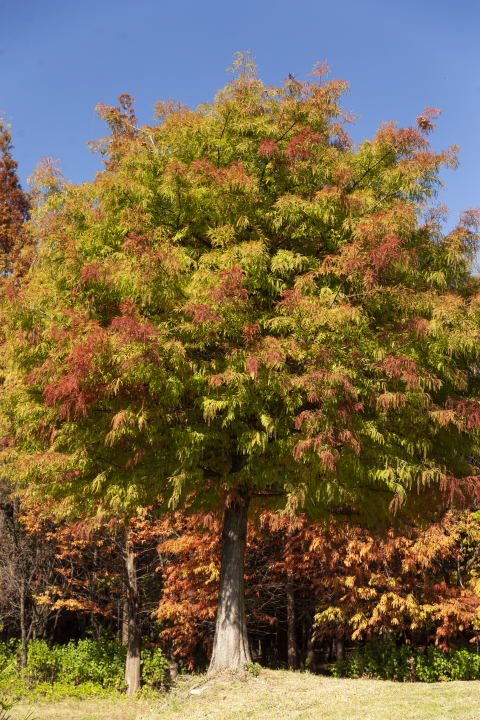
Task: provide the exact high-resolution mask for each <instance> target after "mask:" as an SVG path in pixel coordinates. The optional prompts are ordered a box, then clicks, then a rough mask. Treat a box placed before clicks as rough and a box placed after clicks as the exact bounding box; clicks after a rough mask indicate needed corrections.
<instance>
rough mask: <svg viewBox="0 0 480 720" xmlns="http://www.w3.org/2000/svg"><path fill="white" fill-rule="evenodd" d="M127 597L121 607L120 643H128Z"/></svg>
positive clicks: (125, 644)
mask: <svg viewBox="0 0 480 720" xmlns="http://www.w3.org/2000/svg"><path fill="white" fill-rule="evenodd" d="M128 624H129V622H128V598H125V600H124V601H123V607H122V645H123V646H124V647H126V646H127V645H128Z"/></svg>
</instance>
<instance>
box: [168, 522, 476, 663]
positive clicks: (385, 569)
mask: <svg viewBox="0 0 480 720" xmlns="http://www.w3.org/2000/svg"><path fill="white" fill-rule="evenodd" d="M207 523H208V527H205V524H206V519H205V516H202V515H199V516H193V517H190V518H189V517H185V516H182V515H180V514H177V515H176V516H175V517H174V518H169V519H168V520H167V519H165V520H164V521H163V523H160V524H159V540H160V544H159V552H160V553H161V556H162V575H163V593H162V596H161V598H160V602H159V607H158V610H157V611H156V613H155V615H156V617H157V618H158V620H159V621H160V623H161V625H162V627H163V630H162V633H161V636H162V637H163V638H165V639H166V640H168V641H170V642H173V643H174V644H175V646H176V648H177V652H178V653H179V654H180V655H181V656H183V657H186V658H188V659H189V662H190V667H193V664H194V659H193V653H194V651H195V648H196V647H198V645H199V644H203V646H204V647H205V649H206V651H207V652H210V648H211V641H212V635H213V622H214V618H215V610H216V597H217V588H218V576H219V568H220V549H221V530H220V526H219V523H218V521H215V520H213V519H212V518H207ZM409 530H410V532H409V535H410V536H407V535H405V534H396V533H394V532H390V533H389V534H388V535H386V536H385V535H383V536H382V535H376V534H374V533H370V532H367V531H366V530H365V529H363V528H360V527H356V526H348V525H343V526H339V525H331V526H329V527H328V526H325V525H323V524H318V523H308V522H307V520H306V518H305V516H299V517H298V518H297V519H295V521H292V520H290V519H289V518H288V517H286V516H281V515H280V516H279V515H275V514H272V513H271V512H265V513H263V514H262V515H260V516H259V517H258V518H256V522H255V521H254V520H253V519H252V520H251V521H250V523H249V526H248V534H247V552H246V567H245V588H246V598H245V602H246V612H247V621H248V628H249V632H250V636H251V637H255V638H258V637H260V638H261V637H265V636H268V635H269V634H272V633H273V634H274V633H275V632H276V628H277V627H278V624H279V622H280V620H281V617H282V613H284V612H285V604H286V597H285V595H286V583H287V573H288V572H290V573H291V577H292V582H293V586H294V592H295V607H296V617H297V624H298V623H299V624H300V626H301V625H302V624H303V623H304V624H305V625H306V627H307V629H308V632H309V633H310V634H311V635H313V634H314V635H315V636H316V638H317V640H318V641H319V642H323V643H324V642H326V641H330V640H331V639H332V638H341V639H344V640H346V639H350V638H353V639H354V640H355V639H359V638H360V639H362V638H363V639H368V638H372V637H374V636H375V634H378V633H385V632H396V633H398V632H401V633H402V634H403V637H404V641H405V642H414V643H420V644H422V643H424V644H427V643H434V644H435V645H436V646H441V647H442V648H443V649H447V647H449V646H450V645H455V644H456V643H458V641H459V640H461V639H462V638H467V639H470V638H472V639H473V638H475V637H476V636H477V634H478V631H479V629H480V628H479V617H480V616H479V611H480V586H479V577H480V560H479V547H480V524H479V522H478V518H477V513H475V512H473V513H472V512H469V511H463V512H446V513H445V514H444V515H443V516H442V517H440V518H437V519H436V521H435V517H432V521H431V524H430V525H428V526H427V527H424V528H422V527H415V526H413V525H412V526H411V527H410V529H409ZM313 621H314V628H312V622H313Z"/></svg>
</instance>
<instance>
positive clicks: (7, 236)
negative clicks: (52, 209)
mask: <svg viewBox="0 0 480 720" xmlns="http://www.w3.org/2000/svg"><path fill="white" fill-rule="evenodd" d="M11 151H12V143H11V135H10V126H9V125H7V123H6V120H5V118H0V279H1V280H2V281H5V280H6V279H9V280H11V279H12V278H18V277H20V276H22V275H24V274H25V273H26V272H27V270H28V267H29V264H30V261H31V257H32V245H31V242H30V240H31V238H30V236H29V234H28V232H27V230H26V226H25V223H26V221H27V220H28V218H29V215H30V205H31V200H30V198H29V196H28V195H27V194H26V193H25V192H24V191H23V190H22V188H21V186H20V183H19V180H18V175H17V163H16V162H15V160H13V158H12V155H11Z"/></svg>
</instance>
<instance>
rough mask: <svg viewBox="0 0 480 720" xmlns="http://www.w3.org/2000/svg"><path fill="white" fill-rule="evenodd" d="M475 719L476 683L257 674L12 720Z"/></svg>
mask: <svg viewBox="0 0 480 720" xmlns="http://www.w3.org/2000/svg"><path fill="white" fill-rule="evenodd" d="M29 711H31V712H32V716H31V720H33V719H34V718H35V720H480V681H470V682H458V681H457V682H445V683H432V684H426V683H393V682H383V681H378V680H345V679H335V678H329V677H321V676H315V675H309V674H308V673H302V674H300V673H288V672H286V671H281V670H262V671H261V672H260V675H259V676H258V677H257V678H254V677H253V676H252V675H250V674H246V673H238V674H231V673H221V674H219V675H217V676H215V677H214V678H210V677H207V676H197V677H188V678H181V679H180V680H179V681H178V682H177V685H176V687H175V688H174V689H173V690H172V691H171V692H170V693H168V694H166V695H164V696H163V697H162V698H161V699H160V700H158V701H155V702H154V703H152V701H146V700H133V699H130V698H124V697H122V698H118V699H114V698H113V699H107V698H98V699H95V698H88V699H85V700H78V699H75V700H73V699H72V700H61V701H57V702H54V703H46V702H38V703H35V704H34V705H31V704H30V705H28V704H26V703H25V704H23V703H22V704H19V705H17V706H16V707H15V711H13V710H12V711H11V713H12V714H11V717H12V720H19V719H20V718H24V717H25V716H26V714H27V713H28V712H29Z"/></svg>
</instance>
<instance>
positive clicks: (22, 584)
mask: <svg viewBox="0 0 480 720" xmlns="http://www.w3.org/2000/svg"><path fill="white" fill-rule="evenodd" d="M20 632H21V635H22V680H23V679H24V677H25V668H26V667H27V660H28V656H27V626H26V623H25V578H23V577H22V579H21V582H20Z"/></svg>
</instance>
